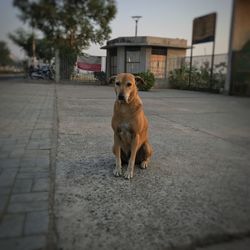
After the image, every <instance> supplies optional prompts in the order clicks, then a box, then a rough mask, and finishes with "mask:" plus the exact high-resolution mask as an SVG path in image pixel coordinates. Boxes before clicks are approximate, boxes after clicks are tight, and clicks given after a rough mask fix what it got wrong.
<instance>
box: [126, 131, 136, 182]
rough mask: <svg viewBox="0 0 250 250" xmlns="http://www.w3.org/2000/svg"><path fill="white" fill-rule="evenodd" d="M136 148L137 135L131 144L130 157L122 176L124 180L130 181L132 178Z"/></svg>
mask: <svg viewBox="0 0 250 250" xmlns="http://www.w3.org/2000/svg"><path fill="white" fill-rule="evenodd" d="M138 148H139V135H136V136H135V138H134V139H133V140H132V143H131V155H130V159H129V162H128V169H127V171H126V172H125V174H124V177H125V178H126V179H131V178H132V177H133V176H134V168H135V158H136V153H137V150H138Z"/></svg>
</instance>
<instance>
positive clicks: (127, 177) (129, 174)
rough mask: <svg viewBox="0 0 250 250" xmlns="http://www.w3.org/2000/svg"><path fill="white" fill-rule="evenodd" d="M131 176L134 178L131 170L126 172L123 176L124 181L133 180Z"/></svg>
mask: <svg viewBox="0 0 250 250" xmlns="http://www.w3.org/2000/svg"><path fill="white" fill-rule="evenodd" d="M133 176H134V173H133V171H131V170H127V171H126V172H125V174H124V177H125V179H128V180H129V179H131V178H133Z"/></svg>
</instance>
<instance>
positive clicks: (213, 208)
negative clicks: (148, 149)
mask: <svg viewBox="0 0 250 250" xmlns="http://www.w3.org/2000/svg"><path fill="white" fill-rule="evenodd" d="M141 96H142V99H143V102H144V107H145V113H146V114H147V116H148V118H149V122H150V141H151V143H152V145H153V148H154V157H153V158H152V161H151V164H150V167H149V169H147V170H141V169H136V172H135V177H134V178H133V179H132V180H131V181H128V180H125V179H124V178H122V177H118V178H115V177H113V175H112V168H113V167H114V157H113V155H112V153H111V147H112V141H113V138H112V130H111V128H110V120H111V115H112V109H113V102H114V94H113V90H112V88H110V87H100V86H78V85H74V86H72V85H57V86H54V85H49V84H44V85H42V84H36V85H35V84H21V83H18V84H14V83H13V84H3V83H2V84H0V104H1V105H0V118H1V121H0V126H1V130H0V141H1V144H0V150H1V153H0V157H1V165H0V166H1V167H0V174H1V175H0V179H1V184H0V186H1V187H0V190H1V205H2V204H3V205H2V206H1V208H2V210H1V225H0V248H1V249H2V248H3V247H5V248H7V249H36V248H39V247H40V248H42V247H46V246H47V247H50V248H51V249H55V245H54V244H56V246H57V248H59V249H63V250H66V249H199V250H200V249H206V250H216V249H220V250H221V249H230V250H231V249H242V250H243V249H248V247H249V244H250V241H249V237H250V213H249V207H250V182H249V179H250V154H249V150H250V99H247V98H238V97H227V96H220V95H211V94H204V93H198V92H186V91H175V90H154V91H151V92H148V93H141ZM20 137H22V139H21V138H20ZM19 141H23V142H22V143H20V145H22V146H18V147H17V146H16V145H18V144H19V143H18V142H19ZM33 147H35V148H33ZM20 148H21V149H20ZM32 150H33V151H32ZM13 152H15V153H13ZM48 157H49V164H48ZM27 159H29V160H27ZM29 161H31V162H33V163H31V165H30V166H29V164H28V162H29ZM6 163H7V164H6ZM42 163H43V164H42ZM26 164H28V165H26ZM25 168H26V169H25ZM55 171H56V172H55ZM55 173H56V174H55ZM20 175H21V177H22V175H24V176H23V177H25V178H23V179H21V180H22V181H21V182H20V184H19V181H20ZM7 179H9V181H7V184H6V185H3V184H2V183H5V180H7ZM3 180H4V182H2V181H3ZM23 180H25V181H23ZM26 180H27V181H26ZM38 180H40V181H38ZM26 182H27V183H31V184H27V183H26ZM37 183H38V184H37ZM39 183H40V184H39ZM18 185H19V186H18ZM29 185H30V186H29ZM39 185H40V188H38V189H36V187H37V186H39ZM16 186H18V187H17V188H16ZM26 186H27V187H26ZM25 187H26V188H25ZM17 190H18V191H17ZM16 191H17V192H18V193H16ZM54 191H55V192H54ZM2 197H3V198H2ZM30 204H31V205H30ZM42 204H43V205H42ZM27 207H28V210H27ZM18 225H19V226H18ZM54 235H55V237H54ZM28 243H29V246H30V247H29V248H25V247H23V248H22V246H27V245H28ZM5 248H3V249H5Z"/></svg>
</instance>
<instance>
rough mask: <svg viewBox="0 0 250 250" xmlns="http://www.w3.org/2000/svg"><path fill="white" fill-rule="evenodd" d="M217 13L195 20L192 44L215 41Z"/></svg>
mask: <svg viewBox="0 0 250 250" xmlns="http://www.w3.org/2000/svg"><path fill="white" fill-rule="evenodd" d="M215 27H216V13H211V14H208V15H205V16H201V17H197V18H195V19H194V20H193V36H192V44H197V43H206V42H213V41H214V40H215V39H214V38H215Z"/></svg>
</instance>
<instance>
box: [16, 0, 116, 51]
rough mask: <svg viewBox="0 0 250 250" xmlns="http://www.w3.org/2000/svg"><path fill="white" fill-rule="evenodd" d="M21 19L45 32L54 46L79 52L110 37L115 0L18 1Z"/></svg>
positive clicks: (114, 12) (17, 5)
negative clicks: (92, 43)
mask: <svg viewBox="0 0 250 250" xmlns="http://www.w3.org/2000/svg"><path fill="white" fill-rule="evenodd" d="M13 4H14V6H16V7H17V8H18V9H19V10H20V16H19V17H20V18H21V20H23V21H24V22H28V24H29V25H30V26H31V27H34V28H37V29H38V30H40V31H42V32H43V33H44V35H45V37H46V38H47V39H48V40H49V41H51V42H53V44H54V46H56V47H58V48H60V49H61V50H65V53H66V52H70V53H79V52H81V51H82V50H83V49H85V48H87V47H88V46H89V45H90V43H91V42H94V43H102V42H103V41H104V40H106V39H108V38H109V34H110V33H111V29H110V27H109V23H110V21H111V20H112V19H113V18H114V16H115V14H116V5H115V2H114V0H36V1H34V0H22V1H19V0H14V1H13Z"/></svg>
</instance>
